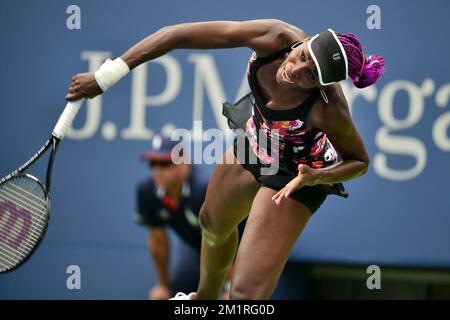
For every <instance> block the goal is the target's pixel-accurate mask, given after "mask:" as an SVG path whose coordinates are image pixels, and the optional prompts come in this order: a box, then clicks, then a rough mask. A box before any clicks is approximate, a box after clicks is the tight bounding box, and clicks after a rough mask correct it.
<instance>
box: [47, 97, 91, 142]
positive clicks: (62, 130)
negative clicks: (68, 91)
mask: <svg viewBox="0 0 450 320" xmlns="http://www.w3.org/2000/svg"><path fill="white" fill-rule="evenodd" d="M83 101H84V99H80V100H77V101H69V102H68V103H67V105H66V107H65V109H64V111H63V113H62V114H61V116H60V117H59V119H58V122H57V123H56V126H55V128H54V129H53V136H54V137H56V138H58V139H59V140H62V139H64V135H65V134H66V131H67V129H68V128H69V126H70V125H71V124H72V122H73V119H75V116H76V115H77V113H78V110H80V107H81V104H82V103H83Z"/></svg>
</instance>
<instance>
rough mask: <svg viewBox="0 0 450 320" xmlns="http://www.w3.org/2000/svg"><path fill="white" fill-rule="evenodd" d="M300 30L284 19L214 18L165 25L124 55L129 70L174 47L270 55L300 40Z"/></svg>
mask: <svg viewBox="0 0 450 320" xmlns="http://www.w3.org/2000/svg"><path fill="white" fill-rule="evenodd" d="M299 32H302V31H301V30H300V29H298V28H296V27H293V26H291V25H289V24H287V23H285V22H283V21H280V20H273V19H270V20H269V19H266V20H250V21H212V22H196V23H184V24H178V25H174V26H170V27H165V28H162V29H160V30H159V31H157V32H156V33H154V34H152V35H150V36H148V37H147V38H145V39H143V40H142V41H140V42H138V43H137V44H136V45H134V46H133V47H131V48H130V49H129V50H128V51H127V52H125V53H124V54H123V55H122V59H123V60H124V61H125V62H126V63H127V64H128V66H129V67H130V69H133V68H134V67H136V66H137V65H139V64H141V63H143V62H146V61H148V60H151V59H155V58H157V57H159V56H162V55H164V54H166V53H167V52H169V51H172V50H174V49H220V48H236V47H248V48H251V49H253V50H254V51H256V53H257V54H258V55H268V54H270V53H272V52H274V51H276V50H278V49H279V48H280V47H282V46H284V45H288V44H289V43H292V40H293V39H298V37H299V35H298V33H299Z"/></svg>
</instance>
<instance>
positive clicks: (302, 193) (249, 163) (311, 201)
mask: <svg viewBox="0 0 450 320" xmlns="http://www.w3.org/2000/svg"><path fill="white" fill-rule="evenodd" d="M245 142H246V143H245V144H246V145H245V159H242V156H244V155H242V156H238V153H237V139H235V140H234V146H233V148H234V155H235V157H236V158H237V159H238V160H239V162H240V163H241V165H242V166H243V167H244V169H246V170H247V171H249V172H250V173H251V174H252V175H253V177H254V178H255V179H256V180H257V181H259V182H261V184H262V185H263V186H266V187H268V188H271V189H273V190H276V191H279V190H281V189H283V187H284V186H285V185H286V184H287V183H288V182H289V181H291V180H292V179H293V178H294V177H295V175H293V174H290V175H288V174H285V173H283V172H280V173H277V174H274V175H262V174H261V168H262V167H263V165H262V164H261V163H260V162H259V161H258V159H255V155H254V153H253V152H252V151H250V150H249V142H248V140H247V139H246V138H245ZM251 157H253V158H252V159H250V158H251ZM329 194H336V195H339V196H342V197H347V196H348V194H347V193H346V192H344V187H343V185H342V184H334V185H328V186H326V185H317V186H304V187H302V188H300V189H299V190H296V191H294V192H292V193H291V194H290V195H289V197H290V198H292V199H294V200H296V201H298V202H300V203H301V204H303V205H305V206H306V207H307V208H308V209H309V210H310V211H311V214H313V213H314V212H316V211H317V209H319V207H320V206H321V205H322V203H323V202H324V201H325V199H326V198H327V196H328V195H329Z"/></svg>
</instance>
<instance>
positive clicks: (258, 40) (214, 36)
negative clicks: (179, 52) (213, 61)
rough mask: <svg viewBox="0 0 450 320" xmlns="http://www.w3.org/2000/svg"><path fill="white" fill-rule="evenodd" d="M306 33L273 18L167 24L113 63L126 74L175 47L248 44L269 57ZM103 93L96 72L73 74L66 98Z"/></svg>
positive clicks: (75, 98)
mask: <svg viewBox="0 0 450 320" xmlns="http://www.w3.org/2000/svg"><path fill="white" fill-rule="evenodd" d="M305 36H306V34H305V33H304V32H303V31H302V30H301V29H298V28H296V27H294V26H292V25H290V24H288V23H285V22H283V21H280V20H273V19H266V20H250V21H212V22H195V23H183V24H178V25H174V26H169V27H164V28H162V29H160V30H158V31H157V32H155V33H153V34H151V35H149V36H147V37H146V38H144V39H143V40H141V41H139V42H138V43H136V44H135V45H133V46H132V47H131V48H130V49H128V50H127V51H126V52H125V53H124V54H123V55H122V56H121V57H120V59H116V60H119V61H117V63H118V62H121V64H119V65H118V66H116V65H113V64H112V63H111V65H112V67H117V68H118V69H119V70H120V72H122V76H123V75H124V74H126V72H128V71H129V70H131V69H133V68H135V67H137V66H138V65H140V64H142V63H144V62H147V61H149V60H152V59H155V58H158V57H160V56H162V55H164V54H166V53H168V52H170V51H172V50H175V49H219V48H236V47H248V48H251V49H253V50H254V51H255V52H256V53H257V54H258V55H259V56H265V55H269V54H270V53H272V52H275V51H276V50H278V49H280V48H281V47H283V46H286V45H289V44H290V43H292V42H294V41H296V40H299V39H302V38H304V37H305ZM113 71H114V70H113ZM108 72H112V71H111V70H110V69H108V70H107V72H105V73H106V74H108ZM108 75H109V74H108ZM119 79H120V77H119ZM116 81H117V80H116ZM112 83H115V82H114V81H112ZM100 93H102V89H101V88H100V86H99V84H98V79H97V81H96V78H95V75H94V73H93V72H90V73H83V74H78V75H76V76H74V77H73V79H72V84H71V86H70V88H69V90H68V94H67V96H66V99H67V100H69V101H70V100H77V99H80V98H84V97H88V98H92V97H95V96H96V95H98V94H100Z"/></svg>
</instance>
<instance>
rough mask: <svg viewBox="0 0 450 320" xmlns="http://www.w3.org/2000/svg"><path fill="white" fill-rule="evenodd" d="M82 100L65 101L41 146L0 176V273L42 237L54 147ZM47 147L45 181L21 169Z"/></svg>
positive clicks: (18, 262)
mask: <svg viewBox="0 0 450 320" xmlns="http://www.w3.org/2000/svg"><path fill="white" fill-rule="evenodd" d="M83 100H84V99H81V100H78V101H74V102H69V103H67V105H66V107H65V109H64V111H63V113H62V114H61V116H60V117H59V120H58V122H57V123H56V126H55V128H54V129H53V133H52V135H51V137H50V139H48V140H47V142H46V143H45V144H44V146H43V147H42V148H41V149H39V150H38V152H36V154H35V155H34V156H32V157H31V159H30V160H28V161H27V162H25V163H24V164H23V165H22V166H20V167H19V168H18V169H17V170H15V171H14V172H12V173H11V174H9V175H7V176H6V177H4V178H3V179H1V180H0V273H2V272H6V271H10V270H13V269H14V268H17V267H18V266H20V265H21V264H22V263H24V262H25V261H26V259H27V258H28V257H29V256H30V255H31V254H32V253H33V251H34V250H35V249H36V248H37V247H38V245H39V243H40V241H41V240H42V238H43V237H44V234H45V231H46V230H47V226H48V222H49V219H50V211H51V201H50V184H51V178H52V168H53V161H54V159H55V154H56V150H57V148H58V145H59V143H60V142H61V140H62V139H63V138H64V135H65V133H66V131H67V128H68V127H69V126H70V125H71V124H72V121H73V119H74V118H75V116H76V114H77V113H78V110H79V109H80V106H81V104H82V103H83ZM48 149H51V154H50V157H49V160H48V165H47V176H46V180H45V185H44V184H43V183H42V182H41V181H39V179H38V178H36V177H35V176H33V175H31V174H28V173H24V172H25V170H27V169H28V168H29V167H30V166H32V165H33V164H34V163H35V162H36V161H37V160H38V159H39V158H40V157H41V156H42V155H43V154H44V153H45V152H46V151H47V150H48Z"/></svg>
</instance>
